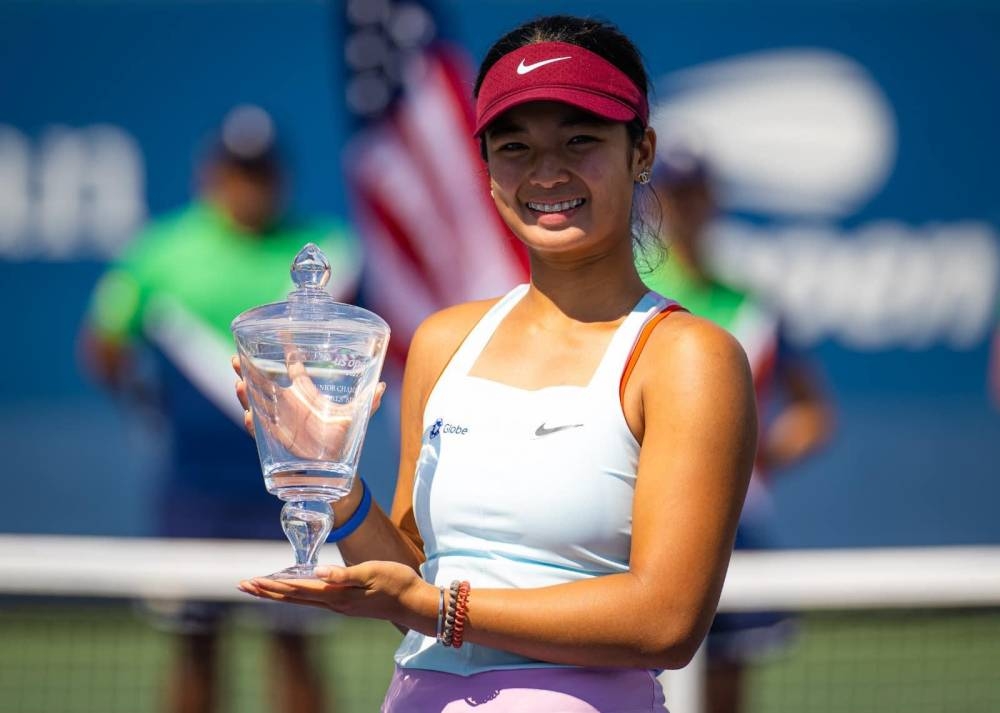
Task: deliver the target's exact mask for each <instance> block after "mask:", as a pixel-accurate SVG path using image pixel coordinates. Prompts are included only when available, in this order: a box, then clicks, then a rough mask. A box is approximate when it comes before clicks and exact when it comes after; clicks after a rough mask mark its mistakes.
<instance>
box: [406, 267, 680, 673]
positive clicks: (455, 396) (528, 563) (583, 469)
mask: <svg viewBox="0 0 1000 713" xmlns="http://www.w3.org/2000/svg"><path fill="white" fill-rule="evenodd" d="M527 291H528V286H527V285H520V286H518V287H516V288H514V289H513V290H512V291H511V292H509V293H508V294H507V295H506V296H504V297H503V298H502V299H501V300H500V301H499V302H497V303H496V304H495V305H494V306H493V307H492V308H490V310H489V311H488V312H487V313H486V314H485V315H484V316H483V318H482V319H481V320H480V321H479V323H478V324H477V325H476V326H475V327H474V328H473V329H472V331H471V332H470V333H469V335H468V336H467V337H466V338H465V340H464V342H463V343H462V345H461V346H460V347H459V349H458V351H457V352H456V353H455V355H454V356H453V357H452V359H451V361H450V362H449V364H448V366H447V367H446V368H445V370H444V372H443V373H442V374H441V376H440V378H439V380H438V382H437V384H436V385H435V387H434V389H433V391H432V392H431V394H430V397H429V398H428V401H427V407H426V409H425V411H424V416H423V444H422V447H421V450H420V456H419V459H418V462H417V467H416V475H415V482H414V489H413V509H414V514H415V517H416V522H417V526H418V527H419V529H420V534H421V535H422V537H423V539H424V549H425V552H426V555H427V560H426V562H425V563H424V564H423V565H422V567H421V572H422V574H423V577H424V579H426V580H427V581H429V582H433V583H435V584H437V585H444V586H448V585H449V584H450V583H451V581H452V580H454V579H459V580H468V581H469V582H470V584H471V585H472V591H473V597H474V595H475V590H476V589H477V588H480V589H481V588H522V587H524V588H526V587H544V586H548V585H553V584H560V583H563V582H573V581H576V580H580V579H587V578H590V577H596V576H600V575H603V574H613V573H616V572H625V571H627V570H628V568H629V550H630V547H631V540H632V499H633V494H634V491H635V481H636V469H637V466H638V460H639V444H638V442H637V441H636V439H635V437H634V436H633V435H632V433H631V431H630V430H629V427H628V424H627V423H626V421H625V416H624V414H623V413H622V407H621V403H620V400H619V384H620V381H621V377H622V372H623V370H624V368H625V365H626V363H627V361H628V359H629V356H630V354H631V352H632V349H633V347H634V345H635V344H636V340H637V339H638V337H639V334H640V332H641V331H642V328H643V326H644V325H645V324H646V323H647V322H648V321H649V320H650V319H652V318H653V317H654V316H655V315H657V314H658V313H659V312H661V311H662V310H664V309H666V308H667V307H668V306H669V305H671V304H673V303H672V302H671V301H670V300H667V299H666V298H664V297H661V296H660V295H658V294H656V293H655V292H647V293H646V295H645V296H643V298H642V299H641V300H640V301H639V303H638V304H637V305H636V306H635V308H634V309H633V310H632V312H631V313H630V314H629V315H628V316H627V317H626V318H625V320H624V321H623V322H622V324H621V325H620V326H619V327H618V329H617V331H616V332H615V334H614V335H613V337H612V339H611V342H610V344H609V345H608V348H607V350H606V352H605V354H604V356H603V358H602V359H601V362H600V364H599V365H598V367H597V369H596V371H595V372H594V374H593V376H592V378H591V380H590V383H589V384H587V385H586V386H549V387H545V388H541V389H537V390H526V389H520V388H516V387H513V386H508V385H505V384H501V383H499V382H495V381H491V380H488V379H483V378H480V377H476V376H470V375H469V370H470V369H471V368H472V366H473V364H474V363H475V362H476V360H477V358H478V357H479V354H480V353H481V352H482V350H483V349H484V348H485V346H486V344H487V343H488V342H489V340H490V338H491V337H492V336H493V333H494V332H495V331H496V329H497V327H498V326H499V324H500V322H501V321H502V320H503V319H504V317H505V316H506V315H507V314H508V313H509V312H510V310H511V309H512V308H513V307H514V305H515V304H517V302H518V301H519V300H520V299H521V298H522V297H523V296H524V295H525V294H526V293H527ZM396 663H397V664H398V665H399V666H400V667H402V668H407V667H412V668H419V669H431V670H436V671H444V672H448V673H457V674H462V675H470V674H474V673H479V672H482V671H488V670H497V669H508V668H517V667H524V666H529V667H536V666H549V665H551V664H547V663H544V662H541V661H535V660H532V659H527V658H524V657H522V656H517V655H515V654H511V653H507V652H504V651H499V650H496V649H491V648H487V647H483V646H477V645H475V644H468V643H467V644H465V645H463V646H462V647H461V648H460V649H454V648H447V647H444V646H441V645H440V644H438V643H437V642H436V641H435V639H434V638H433V637H428V636H424V635H422V634H420V633H418V632H415V631H410V632H409V633H408V634H407V635H406V637H405V638H404V639H403V642H402V644H401V645H400V647H399V649H398V650H397V652H396Z"/></svg>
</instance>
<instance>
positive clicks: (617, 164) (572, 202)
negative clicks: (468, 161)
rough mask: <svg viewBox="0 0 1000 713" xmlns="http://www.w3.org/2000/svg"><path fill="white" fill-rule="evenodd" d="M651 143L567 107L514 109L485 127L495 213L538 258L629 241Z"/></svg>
mask: <svg viewBox="0 0 1000 713" xmlns="http://www.w3.org/2000/svg"><path fill="white" fill-rule="evenodd" d="M654 141H655V139H654V137H653V134H652V132H651V131H647V133H646V135H645V136H644V138H643V139H642V140H641V141H640V142H639V143H638V144H637V145H633V143H632V141H631V140H630V139H629V136H628V131H627V130H626V127H625V124H622V123H617V122H609V121H605V120H603V119H599V118H597V117H595V116H593V115H591V114H588V113H586V112H583V111H581V110H579V109H576V108H574V107H572V106H569V105H567V104H561V103H557V102H531V103H528V104H523V105H521V106H518V107H515V108H513V109H511V110H510V111H508V112H506V113H504V114H503V115H502V116H500V117H499V118H498V119H497V120H496V121H494V122H493V123H492V124H491V125H490V127H489V128H488V129H487V130H486V132H485V145H486V158H487V163H488V165H489V171H490V179H491V181H490V182H491V186H492V190H493V200H494V202H495V203H496V206H497V210H498V211H499V212H500V215H501V216H502V217H503V219H504V221H505V222H506V223H507V225H508V226H510V228H511V230H513V231H514V234H515V235H517V236H518V237H519V238H520V239H521V240H522V241H523V242H524V243H525V244H526V245H527V246H528V248H529V249H531V250H532V251H534V252H536V253H538V254H539V255H543V256H546V255H550V256H555V255H561V256H565V257H567V258H573V257H583V256H586V255H591V254H595V253H596V254H600V253H602V252H607V251H609V250H611V249H613V248H615V247H620V244H621V243H623V242H624V243H625V244H626V245H629V246H630V244H631V220H630V217H631V209H632V191H633V188H634V184H635V177H636V176H637V175H638V173H639V172H640V171H642V170H643V169H644V168H647V167H648V166H649V165H650V163H652V157H653V148H654V147H653V143H654Z"/></svg>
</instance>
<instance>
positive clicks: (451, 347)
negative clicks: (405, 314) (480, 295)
mask: <svg viewBox="0 0 1000 713" xmlns="http://www.w3.org/2000/svg"><path fill="white" fill-rule="evenodd" d="M499 299H500V298H493V299H488V300H478V301H475V302H464V303H462V304H458V305H454V306H452V307H447V308H445V309H443V310H440V311H438V312H435V313H434V314H432V315H430V316H429V317H427V318H426V319H425V320H424V321H423V322H421V323H420V326H419V327H417V330H416V332H414V334H413V339H412V340H411V342H410V351H409V353H408V354H407V357H406V371H407V372H408V373H410V374H412V375H413V376H415V377H417V379H416V380H417V381H419V382H421V383H423V384H424V385H426V384H428V383H433V382H435V381H437V378H438V377H439V376H440V375H441V372H442V371H444V368H445V366H446V365H447V364H448V362H449V361H450V360H451V358H452V356H453V355H454V354H455V351H456V350H457V349H458V347H459V346H460V345H461V344H462V341H463V340H464V339H465V338H466V337H467V336H468V334H469V332H470V331H472V328H473V327H474V326H476V323H477V322H478V321H479V320H480V319H482V317H483V315H484V314H486V312H487V311H488V310H489V309H490V307H492V306H493V305H495V304H496V303H497V302H498V301H499Z"/></svg>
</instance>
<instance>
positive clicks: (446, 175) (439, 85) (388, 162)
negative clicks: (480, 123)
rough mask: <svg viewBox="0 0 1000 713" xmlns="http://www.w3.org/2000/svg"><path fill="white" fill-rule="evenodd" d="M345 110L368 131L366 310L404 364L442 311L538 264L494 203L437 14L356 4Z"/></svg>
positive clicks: (352, 163)
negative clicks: (420, 331)
mask: <svg viewBox="0 0 1000 713" xmlns="http://www.w3.org/2000/svg"><path fill="white" fill-rule="evenodd" d="M343 7H344V17H343V18H342V20H343V22H342V23H341V24H342V27H343V49H344V59H345V66H346V68H347V77H346V81H345V85H344V86H345V99H346V105H347V108H348V110H349V112H350V113H351V114H352V116H353V117H354V118H355V119H356V124H357V130H356V132H355V133H354V134H353V136H352V138H351V140H350V143H349V145H348V148H347V151H346V153H345V158H346V177H347V184H348V187H349V190H350V192H351V194H352V200H353V208H354V218H355V222H356V225H357V228H358V231H359V232H360V234H361V236H362V239H363V240H364V243H365V250H366V256H365V257H366V268H365V269H366V278H365V290H366V302H367V303H368V304H369V305H370V306H371V307H372V309H374V310H375V311H376V312H378V313H379V314H380V315H381V316H382V317H384V318H385V319H386V321H388V322H389V325H390V326H391V328H392V330H393V334H392V346H391V347H390V351H391V354H390V356H391V358H392V360H394V361H395V362H396V365H397V366H398V365H399V364H401V363H402V360H403V358H405V355H406V350H407V348H408V346H409V343H410V339H411V337H412V336H413V332H414V331H415V329H416V328H417V326H418V325H419V324H420V322H421V320H423V319H424V318H425V317H426V316H427V315H429V314H430V313H432V312H434V311H435V310H438V309H441V308H443V307H447V306H449V305H452V304H456V303H459V302H464V301H467V300H473V299H481V298H485V297H491V296H497V295H500V294H503V293H504V292H506V291H507V290H509V289H510V288H511V287H512V286H514V285H515V284H518V283H520V282H524V281H526V280H527V279H528V265H527V257H526V255H525V253H524V251H523V248H522V247H521V245H520V244H519V243H518V242H517V240H516V239H515V238H514V237H513V236H512V235H511V234H510V232H509V231H508V229H507V227H506V226H505V225H504V224H503V222H502V220H501V219H500V217H499V215H498V214H497V212H496V209H495V208H494V206H493V201H492V199H491V198H490V195H489V180H488V176H487V172H486V165H485V163H484V162H483V160H482V158H481V157H480V154H479V145H478V143H477V142H476V141H475V140H474V139H473V138H472V131H473V105H472V86H473V81H472V72H471V68H470V64H469V62H468V59H467V58H466V56H465V54H464V53H463V51H462V50H460V49H459V48H458V47H455V46H452V45H449V44H446V43H445V42H443V41H442V40H441V38H440V30H439V27H440V26H439V23H438V20H437V18H436V17H435V15H434V13H433V12H432V8H431V7H430V6H429V5H428V4H427V3H418V2H403V1H395V0H349V1H348V2H346V3H344V5H343Z"/></svg>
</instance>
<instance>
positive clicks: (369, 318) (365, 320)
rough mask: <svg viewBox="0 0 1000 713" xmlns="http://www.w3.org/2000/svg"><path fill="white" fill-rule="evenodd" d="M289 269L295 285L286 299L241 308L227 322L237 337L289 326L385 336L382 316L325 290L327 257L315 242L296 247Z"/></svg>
mask: <svg viewBox="0 0 1000 713" xmlns="http://www.w3.org/2000/svg"><path fill="white" fill-rule="evenodd" d="M290 272H291V276H292V282H293V283H294V284H295V289H294V290H292V291H291V292H289V293H288V299H287V300H286V301H284V302H272V303H270V304H265V305H261V306H259V307H253V308H251V309H248V310H246V311H245V312H241V313H240V314H239V315H237V317H236V319H234V320H233V322H232V324H231V325H230V329H232V331H233V333H234V334H235V335H236V336H237V337H239V336H240V335H242V334H249V333H253V332H257V331H261V330H266V331H271V330H275V329H279V330H280V329H282V328H285V329H287V328H291V327H295V328H296V329H311V328H315V329H317V330H322V329H340V330H351V331H366V332H373V331H374V332H376V333H384V335H386V336H388V334H389V325H388V324H386V322H385V320H384V319H382V318H381V317H379V316H378V315H377V314H375V313H374V312H370V311H369V310H366V309H363V308H361V307H358V306H356V305H349V304H344V303H342V302H337V301H336V300H334V299H333V297H332V296H330V293H329V292H327V291H326V289H325V288H326V283H327V282H329V281H330V261H329V260H328V259H327V257H326V255H325V254H324V253H323V251H322V250H320V249H319V247H318V246H317V245H316V244H314V243H308V244H306V246H305V247H304V248H302V249H301V250H300V251H299V253H298V255H296V256H295V259H294V260H293V261H292V266H291V270H290Z"/></svg>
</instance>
